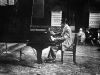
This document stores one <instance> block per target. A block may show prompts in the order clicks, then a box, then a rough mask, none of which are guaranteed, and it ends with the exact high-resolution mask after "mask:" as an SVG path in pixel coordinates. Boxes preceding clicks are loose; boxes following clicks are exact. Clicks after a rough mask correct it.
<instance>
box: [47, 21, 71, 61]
mask: <svg viewBox="0 0 100 75" xmlns="http://www.w3.org/2000/svg"><path fill="white" fill-rule="evenodd" d="M61 27H62V28H63V31H62V33H61V36H60V37H58V38H55V37H53V36H52V37H51V39H52V40H53V41H57V42H56V43H57V44H56V46H51V49H50V51H49V55H48V59H50V58H51V57H52V61H55V58H56V53H57V51H58V50H61V49H62V51H65V50H67V48H68V47H70V46H71V44H72V39H71V33H72V32H71V28H70V27H69V26H68V24H67V23H66V21H65V22H64V23H61ZM51 34H52V35H56V33H54V32H51ZM61 45H62V48H61ZM59 48H60V49H59Z"/></svg>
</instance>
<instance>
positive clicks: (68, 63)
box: [0, 43, 100, 75]
mask: <svg viewBox="0 0 100 75" xmlns="http://www.w3.org/2000/svg"><path fill="white" fill-rule="evenodd" d="M11 46H12V47H11ZM5 48H6V47H5V45H2V46H1V48H0V49H1V50H0V52H1V53H2V52H4V51H5ZM19 49H22V50H23V53H24V54H23V56H22V58H23V59H24V61H21V62H19V61H18V60H17V59H16V58H19V52H17V51H18V50H19ZM8 51H11V53H5V52H4V53H3V54H1V59H0V60H1V61H0V75H100V48H99V47H96V46H77V51H76V56H77V57H76V62H77V64H76V65H74V64H73V62H72V56H67V55H66V53H65V54H64V64H61V62H60V58H61V57H60V51H58V52H57V62H56V63H44V62H43V64H42V65H38V64H36V60H37V59H36V51H35V49H32V48H31V47H29V46H26V45H25V44H16V43H15V44H8ZM13 51H14V52H13ZM15 51H16V52H15ZM48 52H49V47H48V48H45V49H44V50H43V54H42V58H43V60H44V59H45V58H46V57H47V54H48ZM37 66H38V67H37ZM39 66H41V68H39Z"/></svg>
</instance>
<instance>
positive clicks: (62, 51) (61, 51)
mask: <svg viewBox="0 0 100 75" xmlns="http://www.w3.org/2000/svg"><path fill="white" fill-rule="evenodd" d="M63 53H64V51H62V50H61V62H62V64H63Z"/></svg>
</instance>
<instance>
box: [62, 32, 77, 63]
mask: <svg viewBox="0 0 100 75" xmlns="http://www.w3.org/2000/svg"><path fill="white" fill-rule="evenodd" d="M76 44H77V34H76V33H75V35H74V39H73V43H72V45H71V46H70V47H69V48H68V49H67V50H65V51H70V52H71V53H69V54H68V55H73V62H74V64H75V63H76ZM65 51H62V50H61V62H62V63H63V56H64V52H65Z"/></svg>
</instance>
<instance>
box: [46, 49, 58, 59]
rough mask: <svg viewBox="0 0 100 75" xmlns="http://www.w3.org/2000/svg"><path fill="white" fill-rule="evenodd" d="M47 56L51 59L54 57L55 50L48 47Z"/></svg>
mask: <svg viewBox="0 0 100 75" xmlns="http://www.w3.org/2000/svg"><path fill="white" fill-rule="evenodd" d="M48 58H52V59H55V58H56V51H54V50H53V48H52V47H50V51H49V54H48Z"/></svg>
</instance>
